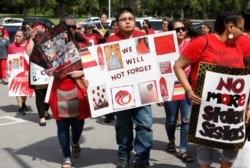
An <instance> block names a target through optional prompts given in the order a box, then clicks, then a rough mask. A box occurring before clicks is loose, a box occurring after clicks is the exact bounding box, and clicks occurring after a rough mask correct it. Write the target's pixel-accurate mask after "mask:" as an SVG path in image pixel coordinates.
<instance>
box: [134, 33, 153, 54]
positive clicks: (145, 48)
mask: <svg viewBox="0 0 250 168" xmlns="http://www.w3.org/2000/svg"><path fill="white" fill-rule="evenodd" d="M135 46H136V50H137V54H138V55H142V54H148V53H149V52H150V49H149V44H148V37H142V38H137V39H135Z"/></svg>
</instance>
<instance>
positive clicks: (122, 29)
mask: <svg viewBox="0 0 250 168" xmlns="http://www.w3.org/2000/svg"><path fill="white" fill-rule="evenodd" d="M116 22H117V26H118V30H119V31H117V32H116V33H115V34H114V35H112V36H110V37H109V38H108V39H107V42H113V41H119V40H124V39H128V38H133V37H139V36H144V35H145V33H144V32H142V31H138V30H135V15H134V12H133V10H132V9H131V8H121V9H120V10H119V11H118V14H117V16H116ZM116 118H117V121H116V125H115V130H116V141H117V144H118V145H119V148H118V157H119V161H118V164H117V168H128V167H129V159H130V152H131V151H132V150H133V148H134V150H135V152H136V154H135V164H134V168H148V167H149V162H148V160H149V154H150V150H151V148H152V145H153V131H152V129H151V126H152V122H153V120H152V111H151V106H149V105H147V106H142V107H137V108H134V109H129V110H123V111H120V112H116ZM133 124H135V134H136V135H135V139H134V144H133V130H134V129H133Z"/></svg>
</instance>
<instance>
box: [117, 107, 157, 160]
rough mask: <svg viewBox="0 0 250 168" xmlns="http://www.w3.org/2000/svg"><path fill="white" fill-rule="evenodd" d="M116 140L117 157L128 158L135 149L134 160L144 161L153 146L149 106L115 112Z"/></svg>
mask: <svg viewBox="0 0 250 168" xmlns="http://www.w3.org/2000/svg"><path fill="white" fill-rule="evenodd" d="M116 117H117V119H116V125H115V129H116V141H117V144H118V145H119V148H118V156H119V159H124V160H129V159H130V152H131V151H132V150H133V148H134V150H135V152H136V154H135V162H136V163H145V162H147V161H148V159H149V156H150V150H151V148H152V146H153V131H152V129H151V127H152V123H153V119H152V110H151V106H143V107H137V108H134V109H129V110H124V111H121V112H116ZM133 123H134V124H135V139H134V145H133Z"/></svg>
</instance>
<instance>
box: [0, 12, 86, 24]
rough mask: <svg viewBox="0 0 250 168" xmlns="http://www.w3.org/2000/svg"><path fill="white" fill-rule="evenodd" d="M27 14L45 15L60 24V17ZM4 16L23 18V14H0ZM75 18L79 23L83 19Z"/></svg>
mask: <svg viewBox="0 0 250 168" xmlns="http://www.w3.org/2000/svg"><path fill="white" fill-rule="evenodd" d="M27 16H37V17H45V18H48V19H49V20H51V21H52V22H53V23H55V24H58V23H59V20H60V18H54V17H51V16H45V15H27ZM3 17H15V18H20V19H22V18H23V15H21V14H0V18H3ZM75 20H76V22H77V23H78V22H80V21H82V20H83V18H75Z"/></svg>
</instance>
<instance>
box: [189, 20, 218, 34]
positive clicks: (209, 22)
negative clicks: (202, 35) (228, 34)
mask: <svg viewBox="0 0 250 168" xmlns="http://www.w3.org/2000/svg"><path fill="white" fill-rule="evenodd" d="M204 21H205V22H207V23H208V24H209V26H210V27H211V30H212V32H214V22H215V21H214V20H204ZM204 21H193V22H192V24H193V26H194V28H195V29H197V30H200V29H201V23H202V22H204Z"/></svg>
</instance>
